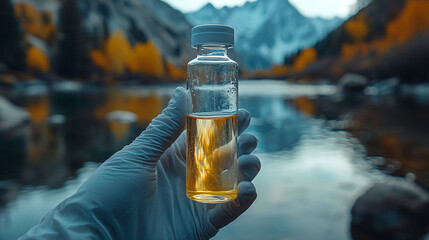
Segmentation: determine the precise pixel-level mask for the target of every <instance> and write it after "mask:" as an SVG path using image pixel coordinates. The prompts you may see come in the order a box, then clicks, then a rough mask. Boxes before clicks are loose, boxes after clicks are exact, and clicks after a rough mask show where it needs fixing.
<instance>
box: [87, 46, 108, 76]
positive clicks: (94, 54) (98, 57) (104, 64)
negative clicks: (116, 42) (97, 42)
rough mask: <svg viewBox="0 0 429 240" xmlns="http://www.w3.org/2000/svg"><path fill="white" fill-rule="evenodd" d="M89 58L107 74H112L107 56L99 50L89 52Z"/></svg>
mask: <svg viewBox="0 0 429 240" xmlns="http://www.w3.org/2000/svg"><path fill="white" fill-rule="evenodd" d="M89 56H90V57H91V59H92V62H93V63H94V65H95V66H97V67H99V68H101V69H103V70H104V71H106V72H110V69H111V67H110V62H109V59H107V57H106V55H105V54H104V53H103V52H101V51H99V50H92V51H90V52H89Z"/></svg>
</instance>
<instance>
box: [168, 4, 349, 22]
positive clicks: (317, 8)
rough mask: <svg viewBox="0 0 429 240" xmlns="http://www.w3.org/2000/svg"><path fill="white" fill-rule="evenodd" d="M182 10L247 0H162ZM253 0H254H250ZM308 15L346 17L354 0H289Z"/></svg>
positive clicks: (188, 10)
mask: <svg viewBox="0 0 429 240" xmlns="http://www.w3.org/2000/svg"><path fill="white" fill-rule="evenodd" d="M163 1H165V2H167V3H169V4H170V5H171V6H173V7H175V8H177V9H179V10H181V11H182V12H192V11H195V10H197V9H199V8H201V7H202V6H204V5H206V4H207V3H208V2H211V3H212V4H213V5H214V6H215V7H217V8H220V7H223V6H225V5H226V6H230V7H232V6H237V5H243V4H244V3H245V2H247V0H163ZM250 1H254V0H250ZM289 1H290V2H291V3H292V4H293V5H294V6H295V7H296V8H298V10H299V11H300V12H301V13H302V14H304V15H306V16H309V17H315V16H320V17H327V18H331V17H335V16H339V17H346V16H348V15H349V14H350V10H351V6H352V5H353V3H355V2H356V0H289Z"/></svg>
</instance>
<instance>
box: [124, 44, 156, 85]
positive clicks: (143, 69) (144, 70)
mask: <svg viewBox="0 0 429 240" xmlns="http://www.w3.org/2000/svg"><path fill="white" fill-rule="evenodd" d="M127 66H128V69H129V70H130V71H131V72H132V73H140V74H143V75H148V76H154V77H162V76H163V75H164V64H163V61H162V55H161V53H160V52H159V51H158V49H157V47H156V46H155V45H154V44H153V43H152V42H151V41H147V42H146V43H138V44H136V45H135V46H134V49H133V50H132V54H131V56H130V58H129V59H128V61H127Z"/></svg>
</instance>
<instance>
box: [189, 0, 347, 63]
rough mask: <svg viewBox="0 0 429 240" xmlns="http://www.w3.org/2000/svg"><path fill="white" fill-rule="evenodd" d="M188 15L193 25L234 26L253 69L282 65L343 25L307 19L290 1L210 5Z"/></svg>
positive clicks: (240, 50) (243, 54) (239, 45)
mask: <svg viewBox="0 0 429 240" xmlns="http://www.w3.org/2000/svg"><path fill="white" fill-rule="evenodd" d="M185 16H186V18H187V19H188V21H189V22H190V23H191V24H192V25H199V24H208V23H219V24H227V25H230V26H232V27H234V29H235V39H236V40H235V48H236V51H237V52H238V54H239V56H240V60H241V63H242V64H244V66H245V67H247V68H250V69H258V68H267V67H269V66H270V65H271V64H272V63H282V62H283V60H284V58H285V56H287V55H290V54H292V53H295V52H297V51H298V50H299V49H302V48H305V47H308V46H311V45H313V44H315V43H316V42H317V41H318V40H320V39H321V38H323V37H324V36H326V34H328V33H329V32H330V31H332V30H334V29H335V28H336V27H338V26H339V25H340V24H341V23H342V20H341V19H339V18H333V19H323V18H309V17H305V16H303V15H302V14H301V13H300V12H299V11H298V10H297V9H296V8H295V7H294V6H293V5H292V4H290V3H289V1H288V0H257V1H255V2H246V3H245V4H244V5H243V6H240V7H239V6H236V7H232V8H229V7H223V8H221V9H217V8H215V7H214V6H213V5H212V4H210V3H209V4H207V5H205V6H204V7H203V8H201V9H200V10H198V11H196V12H192V13H188V14H186V15H185Z"/></svg>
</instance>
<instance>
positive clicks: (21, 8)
mask: <svg viewBox="0 0 429 240" xmlns="http://www.w3.org/2000/svg"><path fill="white" fill-rule="evenodd" d="M14 10H15V14H16V16H17V17H18V19H19V20H20V21H21V23H22V24H23V25H24V29H25V31H26V32H27V33H29V34H32V35H34V36H37V37H39V38H41V39H43V40H46V41H49V42H51V43H52V41H54V39H55V33H56V29H55V26H54V23H53V18H52V14H51V13H50V12H48V11H42V12H40V11H39V10H37V9H36V8H35V7H34V6H33V5H31V4H28V3H24V2H18V3H15V4H14Z"/></svg>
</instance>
